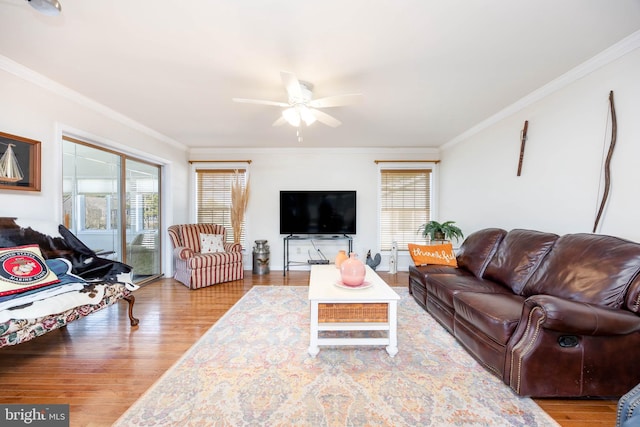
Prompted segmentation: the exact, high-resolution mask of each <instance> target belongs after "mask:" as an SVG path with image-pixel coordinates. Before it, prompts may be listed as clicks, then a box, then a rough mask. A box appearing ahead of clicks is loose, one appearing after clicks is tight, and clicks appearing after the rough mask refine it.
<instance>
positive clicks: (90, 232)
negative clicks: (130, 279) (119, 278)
mask: <svg viewBox="0 0 640 427" xmlns="http://www.w3.org/2000/svg"><path fill="white" fill-rule="evenodd" d="M62 147H63V162H62V171H63V172H62V175H63V210H64V225H65V226H66V227H67V228H68V229H69V230H71V231H72V232H73V234H75V235H76V236H77V237H78V238H79V239H80V240H81V241H82V242H83V243H84V244H85V245H87V246H88V247H89V248H91V249H93V250H94V251H95V252H96V253H98V254H99V255H101V256H103V257H108V258H111V259H116V260H121V258H122V243H121V242H122V240H121V232H120V230H121V227H120V223H121V221H120V218H121V211H120V197H119V188H120V170H121V167H120V164H121V160H120V156H118V155H116V154H113V153H110V152H107V151H103V150H99V149H96V148H92V147H88V146H85V145H81V144H76V143H73V142H70V141H67V140H63V142H62Z"/></svg>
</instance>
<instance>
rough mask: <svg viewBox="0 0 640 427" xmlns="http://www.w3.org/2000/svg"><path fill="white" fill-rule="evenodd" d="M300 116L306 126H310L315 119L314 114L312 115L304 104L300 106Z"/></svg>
mask: <svg viewBox="0 0 640 427" xmlns="http://www.w3.org/2000/svg"><path fill="white" fill-rule="evenodd" d="M300 118H301V119H302V121H304V122H305V123H306V125H307V126H311V125H312V124H313V123H314V122H315V121H316V116H314V115H313V113H312V112H311V110H310V109H309V107H307V106H306V105H303V106H301V107H300Z"/></svg>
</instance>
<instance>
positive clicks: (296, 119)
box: [282, 107, 300, 127]
mask: <svg viewBox="0 0 640 427" xmlns="http://www.w3.org/2000/svg"><path fill="white" fill-rule="evenodd" d="M282 117H284V119H285V120H286V121H287V123H289V124H290V125H291V126H293V127H298V126H300V114H299V113H298V111H296V109H295V108H294V107H291V108H287V109H286V110H284V111H283V112H282Z"/></svg>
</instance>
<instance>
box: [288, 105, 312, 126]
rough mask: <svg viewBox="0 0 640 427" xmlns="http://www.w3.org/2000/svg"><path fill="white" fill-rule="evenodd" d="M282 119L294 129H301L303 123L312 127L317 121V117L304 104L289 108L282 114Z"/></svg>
mask: <svg viewBox="0 0 640 427" xmlns="http://www.w3.org/2000/svg"><path fill="white" fill-rule="evenodd" d="M282 117H284V119H285V120H286V121H287V123H289V124H290V125H291V126H293V127H299V126H300V122H301V121H303V122H304V123H305V124H306V125H307V126H310V125H311V124H313V123H314V122H315V121H316V116H315V115H314V114H313V113H312V112H311V110H310V109H309V107H307V106H306V105H302V104H297V105H294V106H293V107H289V108H287V109H286V110H284V111H283V112H282Z"/></svg>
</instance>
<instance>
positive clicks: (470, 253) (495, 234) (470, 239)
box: [457, 228, 507, 277]
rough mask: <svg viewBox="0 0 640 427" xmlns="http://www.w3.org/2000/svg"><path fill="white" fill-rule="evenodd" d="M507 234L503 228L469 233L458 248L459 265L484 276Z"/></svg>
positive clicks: (478, 275) (476, 274)
mask: <svg viewBox="0 0 640 427" xmlns="http://www.w3.org/2000/svg"><path fill="white" fill-rule="evenodd" d="M505 234H507V232H506V231H505V230H503V229H501V228H486V229H484V230H479V231H476V232H475V233H472V234H470V235H468V236H467V238H466V239H465V240H464V242H462V245H461V246H460V249H459V250H458V256H457V261H458V267H461V268H465V269H467V270H469V271H470V272H472V273H473V274H474V275H475V276H476V277H482V275H483V274H484V270H485V269H486V268H487V265H488V264H489V262H490V261H491V257H493V254H494V253H495V252H496V249H497V248H498V245H499V244H500V242H501V241H502V238H503V237H504V236H505Z"/></svg>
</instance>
